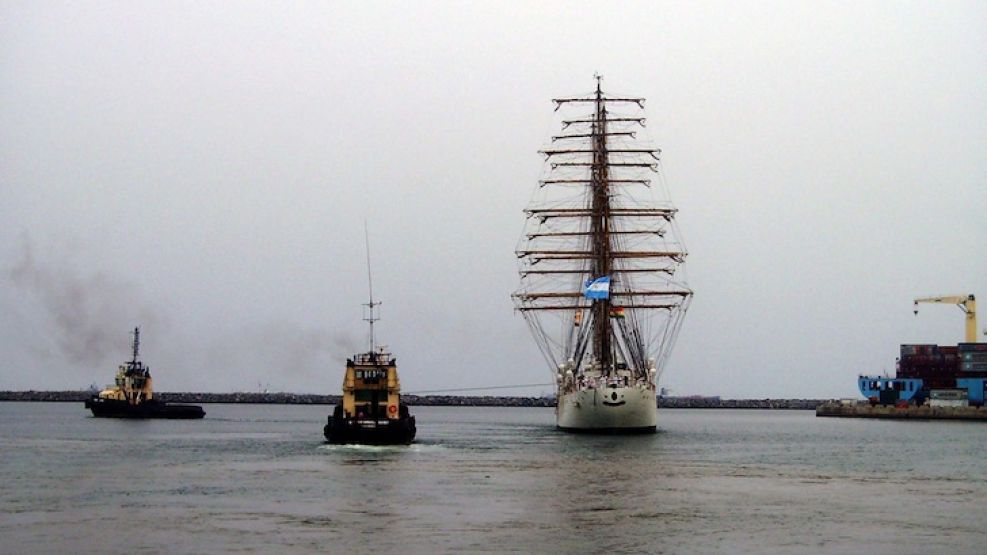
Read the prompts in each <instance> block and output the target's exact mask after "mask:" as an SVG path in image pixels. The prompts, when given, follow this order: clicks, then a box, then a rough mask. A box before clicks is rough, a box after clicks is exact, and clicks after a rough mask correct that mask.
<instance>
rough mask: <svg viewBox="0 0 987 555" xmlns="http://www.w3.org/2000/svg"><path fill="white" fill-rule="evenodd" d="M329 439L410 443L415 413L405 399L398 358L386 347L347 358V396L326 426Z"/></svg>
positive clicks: (412, 438) (333, 441) (325, 431)
mask: <svg viewBox="0 0 987 555" xmlns="http://www.w3.org/2000/svg"><path fill="white" fill-rule="evenodd" d="M323 431H324V433H325V436H326V440H327V441H328V442H329V443H366V444H371V445H393V444H408V443H411V442H412V441H413V440H414V439H415V432H416V428H415V417H414V416H411V414H409V412H408V407H407V405H404V404H402V403H401V382H400V380H399V379H398V368H397V360H396V359H395V358H394V357H393V356H392V355H391V353H389V352H387V349H386V348H385V347H380V348H377V349H376V350H371V351H370V352H367V353H359V354H356V355H354V356H353V358H349V359H347V360H346V377H345V378H344V379H343V399H342V402H341V403H340V404H339V405H336V408H335V410H333V413H332V416H330V417H329V421H328V422H327V423H326V426H325V429H324V430H323Z"/></svg>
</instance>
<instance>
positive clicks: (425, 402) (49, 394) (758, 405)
mask: <svg viewBox="0 0 987 555" xmlns="http://www.w3.org/2000/svg"><path fill="white" fill-rule="evenodd" d="M92 395H93V392H92V391H0V401H30V402H67V403H81V402H83V401H85V400H86V399H88V398H89V397H91V396H92ZM155 397H157V398H158V399H160V400H162V401H166V402H169V403H246V404H258V405H334V404H336V403H338V402H339V395H316V394H311V393H263V392H256V393H253V392H241V393H156V394H155ZM401 398H402V399H403V400H404V402H405V403H407V404H408V405H411V406H420V407H427V406H442V407H554V406H555V398H554V397H513V396H473V395H402V396H401ZM824 402H825V400H821V399H720V398H718V397H662V398H660V399H659V400H658V406H659V407H662V408H668V409H769V410H813V409H815V408H816V407H817V406H819V405H820V404H822V403H824Z"/></svg>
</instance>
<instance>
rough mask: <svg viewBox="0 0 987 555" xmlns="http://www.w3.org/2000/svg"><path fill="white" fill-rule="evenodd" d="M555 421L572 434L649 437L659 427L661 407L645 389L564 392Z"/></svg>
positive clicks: (585, 389) (595, 389)
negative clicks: (645, 435)
mask: <svg viewBox="0 0 987 555" xmlns="http://www.w3.org/2000/svg"><path fill="white" fill-rule="evenodd" d="M555 418H556V424H557V425H558V427H559V429H560V430H565V431H568V432H587V433H649V432H654V431H655V430H656V426H657V425H658V403H657V398H656V396H655V390H654V389H653V388H650V387H647V386H643V385H629V386H617V387H613V386H608V387H602V388H583V389H577V390H574V391H572V390H570V391H567V392H561V391H560V392H559V396H558V405H556V407H555Z"/></svg>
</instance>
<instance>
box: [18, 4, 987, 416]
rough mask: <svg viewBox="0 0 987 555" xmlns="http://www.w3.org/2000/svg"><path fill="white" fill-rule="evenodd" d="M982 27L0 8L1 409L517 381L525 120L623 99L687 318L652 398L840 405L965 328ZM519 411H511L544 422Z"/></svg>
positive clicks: (891, 11) (986, 115) (534, 376)
mask: <svg viewBox="0 0 987 555" xmlns="http://www.w3.org/2000/svg"><path fill="white" fill-rule="evenodd" d="M985 53H987V4H985V3H983V2H804V3H797V2H777V3H774V2H771V3H767V2H758V3H737V2H724V3H719V2H713V3H699V2H672V3H668V2H660V3H658V2H649V3H619V4H618V3H603V2H557V3H556V2H537V3H536V2H514V3H503V2H491V3H479V2H477V3H454V2H415V3H398V2H346V3H343V2H335V3H330V2H308V3H302V2H299V3H289V2H201V1H194V2H124V1H120V2H64V3H62V2H57V3H56V2H43V1H37V2H0V221H2V228H0V229H2V230H3V233H2V234H0V354H2V357H0V389H28V388H34V389H61V388H81V387H85V386H88V385H89V384H90V383H92V382H96V383H98V384H104V383H107V382H109V381H110V380H111V378H112V375H113V373H114V371H115V368H116V365H117V364H118V363H119V362H121V361H123V360H124V359H125V358H126V356H127V346H128V342H129V337H128V332H129V331H130V329H131V328H132V327H133V326H134V325H137V324H140V325H141V326H142V327H143V331H144V347H143V350H142V353H143V359H144V361H145V362H146V363H148V364H149V365H150V366H151V368H152V369H153V370H154V375H155V379H156V382H157V388H158V389H159V390H163V391H187V390H200V391H220V392H222V391H242V390H248V391H251V390H257V389H259V388H270V389H271V390H282V391H294V392H312V393H336V392H338V390H339V388H340V386H341V379H342V368H343V364H344V359H345V357H346V356H347V355H348V354H351V352H354V351H357V350H359V349H361V348H363V346H364V341H365V336H366V332H365V327H364V326H365V324H364V323H363V322H362V321H361V317H362V312H361V306H360V303H362V302H365V298H366V288H367V284H366V268H365V262H364V245H363V222H364V220H367V221H369V226H370V236H371V249H372V255H373V264H374V286H375V294H376V295H377V296H378V297H379V298H380V299H381V300H382V301H383V303H384V304H383V311H382V313H383V320H382V321H381V322H380V324H379V337H380V339H381V340H382V341H383V342H384V343H386V344H388V345H390V346H391V348H392V349H393V350H394V352H395V353H396V355H397V356H398V362H399V365H400V369H401V372H402V380H403V385H404V389H405V390H406V391H421V390H434V389H444V388H452V387H475V386H486V385H498V384H523V383H537V382H548V381H549V380H550V377H551V375H550V372H549V370H548V369H547V368H546V367H545V364H544V361H543V360H542V358H541V356H540V355H539V353H538V351H537V349H536V348H535V346H534V343H533V341H532V340H531V339H530V338H529V336H528V331H527V328H526V326H525V325H524V322H523V319H522V318H520V316H518V315H515V314H514V313H513V309H512V303H511V300H510V293H511V292H512V291H513V290H514V289H515V287H516V285H517V275H516V259H515V256H514V253H513V251H514V248H515V244H516V241H517V239H518V237H519V235H520V233H521V228H522V224H523V215H522V213H521V210H522V209H523V208H524V206H525V205H526V204H527V202H528V200H529V198H530V195H531V193H532V190H533V188H534V186H535V184H536V181H537V179H538V177H539V176H540V174H541V164H542V159H541V157H540V156H538V155H537V150H538V149H539V148H540V147H541V146H542V145H543V143H544V141H545V139H546V138H547V137H548V136H549V135H550V134H552V133H554V132H556V131H557V129H554V128H552V126H551V122H552V117H551V116H552V114H551V111H552V108H553V105H552V104H551V103H550V99H551V98H552V97H556V96H563V95H572V94H580V93H585V92H588V91H590V90H591V89H592V87H593V81H592V76H593V73H594V72H600V73H601V74H603V75H604V78H605V80H604V88H605V89H606V90H608V91H610V92H614V93H627V94H633V95H638V96H644V97H646V98H647V99H648V103H647V105H646V109H647V114H648V118H649V119H648V125H649V130H650V134H651V136H652V137H653V139H654V141H655V143H656V144H657V145H658V146H659V147H660V148H661V149H662V151H663V165H664V170H665V172H666V177H667V180H668V184H669V188H670V190H671V194H672V198H673V199H674V200H675V202H676V204H677V206H678V208H679V209H680V219H679V223H680V227H681V231H682V234H683V236H684V238H685V241H686V244H687V245H688V247H689V251H690V257H689V259H688V263H687V267H688V276H689V280H690V283H691V285H692V287H693V288H694V289H695V292H696V297H695V301H694V302H693V305H692V309H691V310H690V312H689V314H688V315H687V316H686V321H685V326H684V328H683V331H682V334H681V337H680V340H679V344H678V347H677V348H676V351H675V352H674V353H673V356H672V358H671V360H670V363H669V365H668V367H667V368H666V371H665V374H664V376H663V379H662V383H661V385H663V386H666V387H668V388H670V389H672V391H673V393H674V394H707V395H722V396H725V397H836V396H852V395H856V381H855V378H856V375H857V374H858V373H861V372H880V371H889V372H893V371H894V358H895V355H896V353H897V349H898V344H899V343H916V342H940V343H955V342H956V341H958V340H960V339H961V336H962V330H963V322H962V314H960V312H959V310H958V309H956V308H952V307H937V306H926V307H923V309H922V311H921V312H920V314H919V316H918V317H915V316H913V315H912V305H911V299H912V298H913V297H914V296H916V295H929V294H953V293H979V294H980V295H982V298H983V299H984V302H983V303H982V306H983V307H984V308H983V309H982V310H981V312H982V315H981V322H980V327H981V328H984V327H987V256H985V252H984V245H985V244H987V224H985V216H987V192H985V186H987V156H985V153H987V55H985ZM550 389H551V388H548V387H545V388H541V390H539V389H538V388H535V389H529V390H526V392H528V393H538V392H540V391H543V392H548V391H549V390H550Z"/></svg>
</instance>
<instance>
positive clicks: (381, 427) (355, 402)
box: [323, 240, 417, 445]
mask: <svg viewBox="0 0 987 555" xmlns="http://www.w3.org/2000/svg"><path fill="white" fill-rule="evenodd" d="M367 281H368V283H369V285H370V302H369V303H366V304H364V306H366V307H367V308H368V309H369V310H368V312H369V315H368V316H367V317H366V318H364V320H365V321H366V322H367V323H369V324H370V350H369V351H367V352H365V353H358V354H355V355H353V357H352V358H348V359H346V375H345V377H344V378H343V398H342V400H341V402H340V404H338V405H336V408H335V409H334V410H333V413H332V415H331V416H329V418H328V422H327V423H326V425H325V428H323V434H324V435H325V436H326V441H328V442H329V443H333V444H346V443H356V444H369V445H402V444H403V445H407V444H410V443H411V442H412V441H414V439H415V433H416V431H417V429H416V428H415V417H414V416H411V414H410V413H409V412H408V407H407V406H406V405H404V404H402V403H401V381H400V380H399V379H398V367H397V359H396V358H394V356H393V355H392V354H391V353H390V352H388V350H387V347H384V346H380V347H378V346H377V345H376V344H375V342H374V322H376V321H377V320H380V318H379V317H378V316H377V315H376V313H375V312H374V311H375V309H376V308H377V307H378V306H380V304H381V303H380V302H374V286H373V279H372V278H371V275H370V242H369V240H368V241H367Z"/></svg>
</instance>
